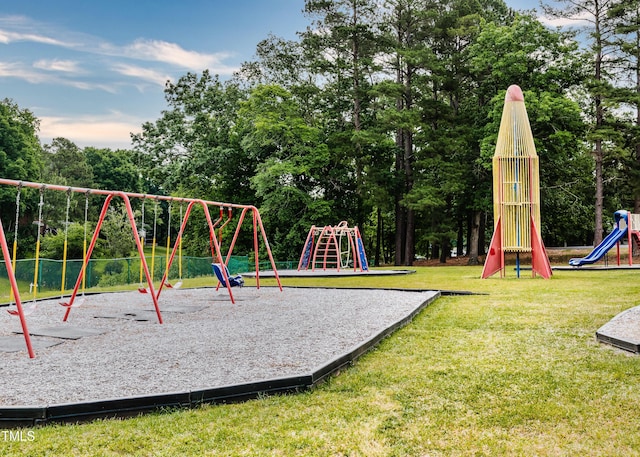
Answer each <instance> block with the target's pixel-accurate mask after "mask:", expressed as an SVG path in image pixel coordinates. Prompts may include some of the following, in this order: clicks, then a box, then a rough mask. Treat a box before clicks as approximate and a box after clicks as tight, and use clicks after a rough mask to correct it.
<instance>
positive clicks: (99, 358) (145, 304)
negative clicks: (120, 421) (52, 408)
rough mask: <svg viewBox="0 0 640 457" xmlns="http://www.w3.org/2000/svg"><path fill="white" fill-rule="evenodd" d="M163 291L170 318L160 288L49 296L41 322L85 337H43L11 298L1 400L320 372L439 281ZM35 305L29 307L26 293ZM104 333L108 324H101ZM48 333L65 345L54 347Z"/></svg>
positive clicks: (3, 321) (37, 323)
mask: <svg viewBox="0 0 640 457" xmlns="http://www.w3.org/2000/svg"><path fill="white" fill-rule="evenodd" d="M233 291H234V297H235V299H236V303H235V304H231V302H230V300H229V296H228V294H227V292H226V290H220V291H218V292H216V291H215V289H213V288H202V289H173V290H163V292H162V294H161V297H160V301H159V304H160V308H161V310H162V317H163V320H164V323H163V324H159V323H158V319H157V316H156V313H155V311H154V308H153V302H152V299H151V296H150V295H149V294H142V293H139V292H137V291H133V292H120V293H108V294H99V295H87V296H86V299H85V301H84V303H83V304H82V306H79V307H75V308H73V309H72V310H71V314H70V316H69V319H68V322H66V323H64V322H62V318H63V316H64V312H65V308H63V307H62V306H60V305H59V304H58V302H59V300H58V299H56V300H45V301H42V302H39V303H38V308H37V309H36V310H35V312H33V314H31V315H29V316H27V324H28V327H29V332H30V333H31V334H32V335H34V334H35V333H38V332H39V331H43V329H44V332H45V333H46V329H47V328H49V329H51V328H53V330H58V329H63V330H64V331H65V332H66V333H68V334H69V333H73V332H74V331H75V332H76V333H85V334H87V336H83V337H81V338H79V339H75V340H74V339H61V338H54V337H50V336H49V337H45V336H35V335H34V336H32V341H33V344H34V349H35V353H36V358H35V359H29V357H28V355H27V351H26V346H25V343H24V338H23V336H22V335H16V333H15V332H19V331H20V330H21V329H20V321H19V319H18V317H16V316H11V315H9V313H7V312H6V311H5V310H6V308H4V309H3V308H0V339H4V340H6V341H8V340H11V339H17V341H16V342H15V343H16V344H18V345H19V350H18V351H15V352H0V358H2V363H1V364H0V379H2V384H1V385H0V407H9V406H46V405H55V404H64V403H80V402H89V401H97V400H105V399H114V398H127V397H137V396H147V395H157V394H163V393H171V392H184V391H188V390H197V389H206V388H212V387H219V386H229V385H237V384H242V383H247V382H255V381H262V380H269V379H278V378H282V377H287V376H296V375H299V374H306V373H309V372H311V371H313V370H315V369H316V368H318V367H319V366H322V365H323V364H326V363H328V362H330V361H331V360H333V359H335V358H337V357H339V356H341V355H343V354H345V353H346V352H348V351H350V350H352V349H353V348H354V347H357V346H359V345H360V344H362V343H363V342H366V341H368V340H369V339H370V338H372V337H373V336H375V335H377V334H379V333H380V332H382V331H384V330H385V329H387V328H389V327H390V326H392V325H394V324H395V323H397V322H398V321H401V320H402V319H404V318H406V317H407V316H409V315H410V314H412V313H413V312H415V310H416V309H418V308H420V306H422V304H423V303H425V302H426V301H427V300H430V299H432V298H433V297H434V296H435V295H436V292H409V291H394V290H371V289H310V288H309V289H307V288H285V289H284V291H282V292H281V291H280V290H279V289H277V288H271V287H266V288H265V287H263V288H261V289H255V288H251V287H245V288H235V289H234V290H233ZM25 306H28V304H26V305H25ZM100 332H101V333H100ZM48 344H55V345H53V346H49V347H43V346H46V345H48Z"/></svg>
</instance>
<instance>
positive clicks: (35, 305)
mask: <svg viewBox="0 0 640 457" xmlns="http://www.w3.org/2000/svg"><path fill="white" fill-rule="evenodd" d="M44 189H45V186H42V187H41V188H40V201H39V203H38V220H37V221H35V222H34V223H35V224H37V226H38V235H37V237H36V253H35V259H34V260H35V264H34V268H33V282H32V283H31V284H30V285H29V292H31V293H32V300H31V303H30V304H29V306H27V307H24V308H23V314H24V315H25V316H28V315H30V314H33V312H34V311H35V310H36V309H37V308H38V302H37V301H36V299H37V297H38V274H39V271H38V270H39V268H38V267H39V263H40V237H41V232H42V225H43V224H42V207H43V206H44ZM19 205H20V189H18V195H17V197H16V228H15V232H14V240H13V243H14V244H13V247H14V251H13V262H14V263H13V268H14V271H15V257H16V248H17V246H18V229H17V224H18V216H19V214H20V206H19ZM14 298H15V297H14ZM7 312H8V313H9V314H11V315H12V316H17V315H18V310H17V309H8V310H7Z"/></svg>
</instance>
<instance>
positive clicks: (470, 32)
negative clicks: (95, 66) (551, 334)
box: [0, 0, 640, 265]
mask: <svg viewBox="0 0 640 457" xmlns="http://www.w3.org/2000/svg"><path fill="white" fill-rule="evenodd" d="M554 5H555V8H551V7H547V6H545V7H544V9H545V12H546V13H547V14H548V15H549V16H550V17H574V16H575V15H576V14H578V13H585V12H586V13H588V15H587V16H586V17H588V18H589V21H590V23H589V24H587V25H586V26H584V27H582V28H580V27H578V28H573V29H571V30H567V29H554V28H550V27H548V26H545V25H543V24H542V23H541V22H540V21H539V20H538V19H537V18H536V16H535V13H534V12H533V11H514V10H512V9H510V8H508V7H507V6H506V4H505V3H504V2H503V1H502V0H489V1H483V2H478V1H474V0H385V1H380V0H333V1H329V0H306V1H305V6H304V12H303V13H304V14H305V15H307V16H308V17H309V18H310V21H311V25H310V26H309V27H308V28H307V30H304V31H300V32H299V34H298V38H297V39H295V40H284V39H282V38H279V37H276V36H269V37H267V38H265V39H264V40H263V41H262V42H260V43H258V45H257V47H256V55H255V58H254V59H253V60H252V61H250V62H245V63H244V64H243V65H242V67H241V69H240V70H239V71H238V72H237V73H236V74H235V75H234V76H233V77H231V78H229V79H226V80H221V79H220V78H219V77H218V76H216V75H213V74H211V73H210V72H209V71H207V70H204V71H202V72H201V73H199V74H197V73H187V74H186V75H184V76H182V77H181V78H179V79H178V80H177V81H174V82H171V81H168V82H167V84H166V87H165V100H166V104H167V107H166V109H165V110H163V111H162V112H161V113H160V116H159V118H158V119H157V120H156V121H155V122H148V123H145V124H144V125H143V126H142V131H141V133H139V134H135V135H132V144H133V148H132V149H131V150H127V151H110V150H108V149H106V150H105V149H101V150H98V149H95V148H84V149H79V148H77V147H76V146H75V145H74V144H73V143H72V142H70V141H68V140H65V139H63V138H59V139H55V140H54V141H53V142H52V144H51V145H46V146H44V147H39V143H38V141H37V119H35V118H34V117H33V115H31V113H29V111H28V110H23V109H20V108H19V107H17V106H15V105H14V104H13V103H12V102H11V101H9V100H5V102H4V103H3V104H2V105H0V109H1V111H0V120H2V130H0V135H1V137H0V153H1V154H0V170H2V174H3V176H5V177H8V178H13V179H31V180H49V181H50V182H65V183H68V184H69V185H82V186H89V184H91V185H94V186H96V187H101V188H107V189H119V190H134V191H141V192H147V193H159V194H164V195H174V196H190V197H200V198H205V199H210V200H216V201H228V202H234V203H242V204H252V205H256V206H257V207H258V208H259V209H260V212H261V214H262V218H263V221H264V223H265V226H266V227H267V231H268V235H269V238H270V242H271V246H272V248H273V250H274V254H275V255H276V257H277V258H279V259H283V260H284V259H296V258H297V257H298V256H299V255H300V250H301V249H302V245H303V243H304V239H305V237H306V234H307V232H308V230H309V227H310V226H311V225H335V224H337V223H338V222H340V221H341V220H347V221H349V223H350V224H351V225H358V226H359V227H360V228H361V232H363V234H364V238H365V243H366V247H367V252H368V254H369V256H370V257H371V258H372V260H373V262H374V263H375V264H382V263H394V264H396V265H411V264H412V263H413V261H414V259H415V257H416V255H424V256H428V257H431V258H439V259H440V260H441V261H442V262H445V261H446V259H447V258H448V257H449V256H450V255H451V254H452V253H454V254H455V255H458V256H462V255H467V256H468V259H469V263H472V264H473V263H477V262H478V261H479V258H480V257H481V256H482V254H483V253H484V249H485V247H486V244H487V242H488V238H489V236H490V235H491V233H492V231H493V221H492V198H491V195H492V178H491V174H492V170H491V159H492V157H493V152H494V147H495V142H496V139H497V133H498V126H499V123H500V117H501V113H502V107H503V101H504V94H505V91H506V89H507V87H508V86H509V85H511V84H518V85H519V86H520V87H521V88H522V89H523V91H524V94H525V103H526V106H527V111H528V114H529V119H530V122H531V127H532V131H533V135H534V139H535V144H536V149H537V153H538V155H539V157H540V179H541V213H542V236H543V239H544V242H545V244H546V245H548V246H558V245H576V244H579V245H582V244H591V243H594V242H596V243H597V242H599V241H600V240H601V239H602V236H603V232H605V231H606V230H607V229H608V227H609V225H610V223H611V221H612V215H613V212H614V211H615V210H617V209H622V208H625V209H632V210H634V211H635V212H640V166H639V165H640V163H639V161H640V141H639V140H638V135H639V129H638V125H639V123H640V122H639V121H640V118H639V116H640V110H638V104H639V103H640V95H639V94H640V86H639V83H638V81H640V77H639V75H640V64H639V62H640V48H639V47H638V45H637V43H638V38H639V37H640V32H639V28H638V26H637V25H636V24H638V23H640V21H638V19H640V13H639V11H640V9H639V8H638V6H639V2H637V1H635V0H632V1H628V0H625V1H614V0H604V1H603V0H578V1H576V0H571V1H565V2H562V1H561V2H555V3H554ZM558 5H559V8H558ZM583 16H584V15H583ZM34 138H35V139H34ZM12 148H13V149H12ZM2 154H4V156H2ZM3 159H4V160H3ZM114 170H117V171H118V172H117V173H115V172H113V171H114ZM34 177H38V179H34ZM11 195H12V194H11V192H9V191H7V189H0V205H2V208H4V209H7V211H4V210H3V212H2V214H3V223H4V224H5V227H6V223H5V217H7V222H8V223H10V222H9V220H8V215H9V214H11V210H10V208H11V206H12V205H14V203H13V202H12V201H11V199H12V197H11ZM62 206H64V205H62ZM163 211H165V212H166V208H163ZM53 219H54V220H55V218H53ZM196 225H197V224H196ZM197 229H198V230H203V229H202V228H197ZM207 237H208V234H206V233H201V234H200V235H199V238H198V239H199V240H200V241H202V243H200V244H201V245H202V246H204V248H206V246H207V243H206V242H205V241H206V239H207ZM198 246H199V245H198V243H194V244H193V245H192V249H193V250H194V251H196V250H198V249H202V246H200V247H198ZM247 249H250V248H249V247H247ZM205 250H206V249H205Z"/></svg>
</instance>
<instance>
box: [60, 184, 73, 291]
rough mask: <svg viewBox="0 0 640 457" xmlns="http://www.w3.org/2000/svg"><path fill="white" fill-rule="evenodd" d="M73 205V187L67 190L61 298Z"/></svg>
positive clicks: (65, 275) (65, 276) (65, 273)
mask: <svg viewBox="0 0 640 457" xmlns="http://www.w3.org/2000/svg"><path fill="white" fill-rule="evenodd" d="M70 207H71V188H69V190H67V208H66V211H65V218H64V242H63V244H62V278H61V279H60V299H62V298H64V286H65V280H66V279H67V248H68V240H69V208H70Z"/></svg>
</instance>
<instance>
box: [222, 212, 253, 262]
mask: <svg viewBox="0 0 640 457" xmlns="http://www.w3.org/2000/svg"><path fill="white" fill-rule="evenodd" d="M248 210H249V208H244V209H243V210H242V213H240V218H239V219H238V225H237V226H236V231H235V233H234V234H233V239H232V240H231V245H230V246H229V251H228V252H227V258H226V259H225V261H224V263H225V265H229V259H230V258H231V253H232V252H233V248H234V247H235V245H236V241H237V240H238V235H240V229H241V228H242V223H243V222H244V216H245V214H247V211H248Z"/></svg>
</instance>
